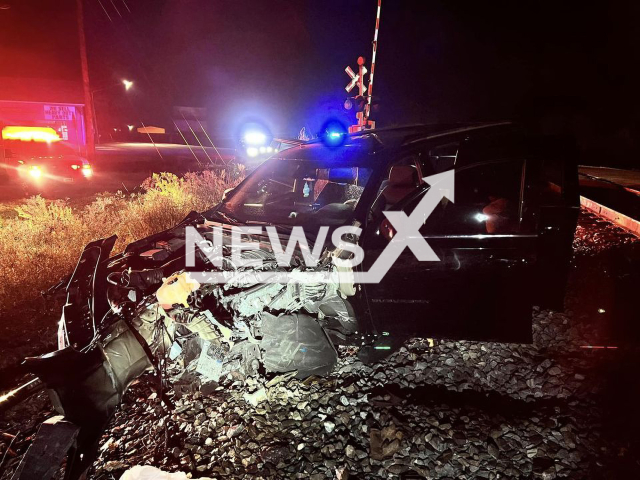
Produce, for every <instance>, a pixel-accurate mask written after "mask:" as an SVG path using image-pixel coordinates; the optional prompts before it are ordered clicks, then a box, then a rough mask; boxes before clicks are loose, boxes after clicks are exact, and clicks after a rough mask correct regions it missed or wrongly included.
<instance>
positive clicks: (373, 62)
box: [360, 0, 382, 128]
mask: <svg viewBox="0 0 640 480" xmlns="http://www.w3.org/2000/svg"><path fill="white" fill-rule="evenodd" d="M381 4H382V0H378V10H377V12H376V29H375V31H374V33H373V54H372V55H371V74H370V75H369V90H368V91H367V106H366V107H365V110H364V124H365V125H367V124H368V123H369V114H370V113H371V95H372V92H373V72H374V71H375V69H376V52H377V51H378V31H379V30H380V5H381ZM360 95H362V94H360ZM371 128H375V123H374V124H373V125H372V126H371Z"/></svg>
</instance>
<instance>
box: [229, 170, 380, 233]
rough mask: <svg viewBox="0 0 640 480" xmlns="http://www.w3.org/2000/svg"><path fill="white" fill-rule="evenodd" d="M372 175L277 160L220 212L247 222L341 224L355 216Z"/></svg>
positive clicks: (238, 192) (248, 183)
mask: <svg viewBox="0 0 640 480" xmlns="http://www.w3.org/2000/svg"><path fill="white" fill-rule="evenodd" d="M370 176H371V169H370V168H364V167H359V166H355V165H354V166H348V165H341V166H328V165H326V164H323V163H320V162H314V161H308V160H282V161H272V162H269V163H266V164H264V165H263V166H262V167H261V168H260V170H259V171H257V172H256V173H255V174H254V175H253V176H252V177H250V178H249V179H248V180H247V181H246V182H245V183H243V184H242V185H241V186H240V187H238V189H237V190H236V191H235V192H234V193H233V195H232V196H230V197H229V198H228V199H227V200H225V201H224V202H223V203H222V205H221V209H222V210H223V211H224V213H226V214H228V215H230V216H232V217H234V218H236V219H238V220H239V221H242V222H245V221H246V222H251V221H258V222H266V223H274V224H281V225H304V224H308V223H319V224H326V225H340V224H343V223H344V222H346V221H347V220H348V219H349V218H350V217H351V214H352V213H353V210H354V209H355V207H356V205H357V204H358V202H359V200H360V196H361V195H362V192H363V191H364V188H365V186H366V184H367V182H368V180H369V177H370Z"/></svg>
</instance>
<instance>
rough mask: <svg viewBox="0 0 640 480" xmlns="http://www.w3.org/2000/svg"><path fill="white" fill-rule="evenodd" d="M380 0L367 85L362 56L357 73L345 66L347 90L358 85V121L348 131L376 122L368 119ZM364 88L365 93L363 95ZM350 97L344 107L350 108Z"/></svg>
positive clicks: (376, 49)
mask: <svg viewBox="0 0 640 480" xmlns="http://www.w3.org/2000/svg"><path fill="white" fill-rule="evenodd" d="M381 3H382V0H378V10H377V12H376V29H375V32H374V34H373V55H372V56H371V74H370V76H369V87H368V88H367V87H365V85H364V76H365V75H366V74H367V67H365V66H364V63H365V59H364V57H358V73H357V74H356V73H355V72H354V71H353V70H352V69H351V67H347V68H346V69H345V72H347V75H349V77H351V81H350V82H349V84H348V85H347V86H346V87H345V90H346V91H347V92H350V91H351V90H352V89H353V88H354V87H355V86H356V85H357V86H358V96H357V97H355V98H354V99H353V100H355V102H356V104H357V105H358V113H356V118H357V119H358V123H357V124H356V125H351V126H350V127H349V133H355V132H360V131H362V130H365V129H367V128H375V127H376V122H374V121H373V120H369V116H370V114H371V98H372V95H373V72H374V70H375V68H376V53H377V51H378V31H379V30H380V5H381ZM365 90H366V91H367V94H366V96H365ZM353 100H352V99H349V98H348V99H347V100H346V102H345V108H346V109H350V108H351V107H352V105H353Z"/></svg>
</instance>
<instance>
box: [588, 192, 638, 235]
mask: <svg viewBox="0 0 640 480" xmlns="http://www.w3.org/2000/svg"><path fill="white" fill-rule="evenodd" d="M580 205H582V206H583V207H584V208H586V209H587V210H590V211H592V212H593V213H595V214H596V215H600V216H601V217H603V218H606V219H607V220H609V221H610V222H611V223H614V224H616V225H618V226H619V227H621V228H623V229H625V230H627V231H628V232H630V233H632V234H634V235H635V236H637V237H640V221H638V220H635V219H633V218H631V217H629V216H627V215H624V214H622V213H620V212H616V211H615V210H614V209H612V208H609V207H607V206H605V205H601V204H599V203H598V202H595V201H593V200H591V199H589V198H587V197H583V196H582V195H581V196H580Z"/></svg>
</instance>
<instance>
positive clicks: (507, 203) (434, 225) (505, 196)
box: [405, 160, 524, 235]
mask: <svg viewBox="0 0 640 480" xmlns="http://www.w3.org/2000/svg"><path fill="white" fill-rule="evenodd" d="M523 164H524V161H522V160H518V161H503V162H488V163H482V164H477V165H472V166H469V167H465V168H461V169H459V170H456V175H455V202H451V201H449V200H448V199H446V198H443V199H442V200H441V202H440V203H439V205H438V206H437V207H436V209H435V210H434V211H433V213H432V214H431V215H430V216H429V217H428V218H427V220H426V221H425V223H424V224H423V226H422V227H421V229H420V232H421V233H423V234H436V235H439V234H456V235H475V234H489V235H497V234H510V233H517V232H519V231H520V220H521V216H522V212H521V209H520V205H521V188H522V178H523ZM428 192H429V191H428V190H427V191H426V192H424V193H423V194H421V195H420V196H419V197H417V198H416V199H414V200H413V201H412V202H411V203H410V204H409V205H408V206H407V208H406V209H405V210H406V211H407V212H412V211H413V209H414V208H415V206H416V205H417V204H418V202H419V201H420V200H422V198H423V197H424V195H426V194H428Z"/></svg>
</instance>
